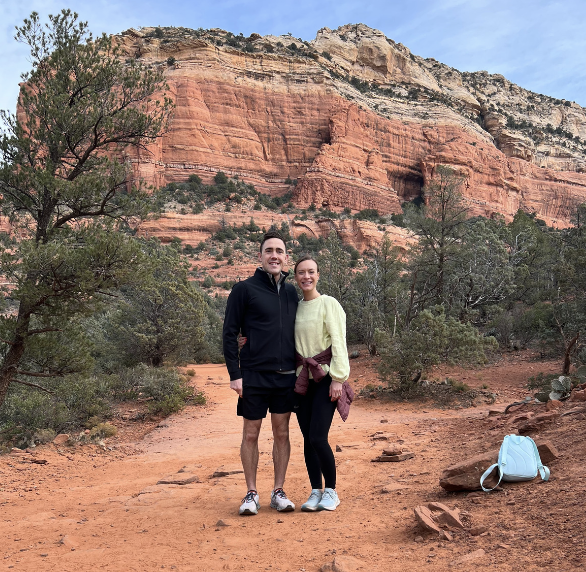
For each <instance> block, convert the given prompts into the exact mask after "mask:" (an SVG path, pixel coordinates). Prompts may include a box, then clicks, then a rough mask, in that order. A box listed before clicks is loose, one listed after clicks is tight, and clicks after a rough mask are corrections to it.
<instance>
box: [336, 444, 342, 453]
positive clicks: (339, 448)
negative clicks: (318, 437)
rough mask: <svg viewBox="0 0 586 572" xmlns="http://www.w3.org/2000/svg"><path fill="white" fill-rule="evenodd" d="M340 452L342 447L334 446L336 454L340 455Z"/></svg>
mask: <svg viewBox="0 0 586 572" xmlns="http://www.w3.org/2000/svg"><path fill="white" fill-rule="evenodd" d="M341 452H342V447H340V445H336V453H341Z"/></svg>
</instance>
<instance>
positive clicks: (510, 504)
mask: <svg viewBox="0 0 586 572" xmlns="http://www.w3.org/2000/svg"><path fill="white" fill-rule="evenodd" d="M515 504H517V503H516V502H515V501H514V500H509V501H507V505H509V506H515Z"/></svg>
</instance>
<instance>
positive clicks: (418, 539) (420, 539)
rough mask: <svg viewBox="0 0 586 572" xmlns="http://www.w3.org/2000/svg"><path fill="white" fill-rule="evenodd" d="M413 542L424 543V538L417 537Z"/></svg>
mask: <svg viewBox="0 0 586 572" xmlns="http://www.w3.org/2000/svg"><path fill="white" fill-rule="evenodd" d="M413 542H423V536H416V537H415V538H414V539H413Z"/></svg>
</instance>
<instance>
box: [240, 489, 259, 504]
mask: <svg viewBox="0 0 586 572" xmlns="http://www.w3.org/2000/svg"><path fill="white" fill-rule="evenodd" d="M257 494H258V493H257V492H256V491H253V490H250V491H248V492H247V493H246V496H245V497H244V498H243V499H242V502H243V503H245V502H256V499H255V498H254V497H255V496H256V495H257Z"/></svg>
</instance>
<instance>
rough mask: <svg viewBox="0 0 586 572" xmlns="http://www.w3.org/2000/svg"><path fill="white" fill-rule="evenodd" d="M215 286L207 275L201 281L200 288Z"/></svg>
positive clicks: (213, 281)
mask: <svg viewBox="0 0 586 572" xmlns="http://www.w3.org/2000/svg"><path fill="white" fill-rule="evenodd" d="M215 284H216V282H215V280H214V279H213V278H212V277H211V276H210V275H209V274H208V275H207V276H206V277H205V278H204V279H203V282H202V283H201V285H202V288H211V287H212V286H215Z"/></svg>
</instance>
